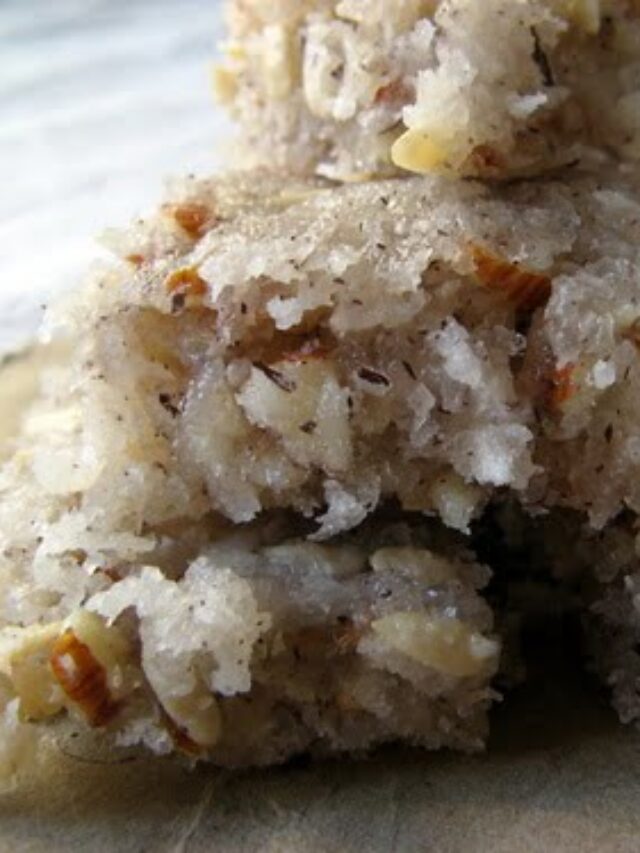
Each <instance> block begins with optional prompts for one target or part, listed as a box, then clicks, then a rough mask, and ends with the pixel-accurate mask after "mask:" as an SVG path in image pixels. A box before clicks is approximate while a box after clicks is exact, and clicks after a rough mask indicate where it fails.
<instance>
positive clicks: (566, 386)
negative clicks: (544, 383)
mask: <svg viewBox="0 0 640 853" xmlns="http://www.w3.org/2000/svg"><path fill="white" fill-rule="evenodd" d="M575 369H576V366H575V364H571V363H569V364H565V365H564V367H557V368H556V369H555V370H554V371H553V373H552V374H551V377H550V378H549V392H548V395H547V405H548V407H549V408H551V409H557V408H559V407H560V406H562V404H563V403H566V402H567V400H570V399H571V397H573V395H574V394H575V393H576V391H577V386H576V385H575V383H574V381H573V377H574V373H575Z"/></svg>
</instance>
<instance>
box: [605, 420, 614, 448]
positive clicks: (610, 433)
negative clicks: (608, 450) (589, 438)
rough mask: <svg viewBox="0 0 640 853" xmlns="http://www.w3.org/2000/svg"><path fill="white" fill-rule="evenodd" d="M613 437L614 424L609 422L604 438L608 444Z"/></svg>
mask: <svg viewBox="0 0 640 853" xmlns="http://www.w3.org/2000/svg"><path fill="white" fill-rule="evenodd" d="M612 438H613V424H609V425H608V426H607V428H606V429H605V431H604V439H605V441H606V442H607V444H610V443H611V439H612Z"/></svg>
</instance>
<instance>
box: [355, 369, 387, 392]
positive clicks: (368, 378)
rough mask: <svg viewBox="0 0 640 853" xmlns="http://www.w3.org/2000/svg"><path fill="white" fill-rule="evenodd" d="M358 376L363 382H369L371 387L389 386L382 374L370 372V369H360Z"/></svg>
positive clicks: (375, 371) (374, 371)
mask: <svg viewBox="0 0 640 853" xmlns="http://www.w3.org/2000/svg"><path fill="white" fill-rule="evenodd" d="M358 376H359V377H360V379H363V380H364V381H365V382H370V383H371V384H372V385H385V386H386V387H389V385H390V384H391V383H390V382H389V380H388V379H387V377H386V376H384V375H383V374H382V373H378V371H377V370H372V369H371V368H370V367H361V368H360V370H358Z"/></svg>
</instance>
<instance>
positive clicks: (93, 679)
mask: <svg viewBox="0 0 640 853" xmlns="http://www.w3.org/2000/svg"><path fill="white" fill-rule="evenodd" d="M49 662H50V664H51V669H52V671H53V674H54V675H55V677H56V678H57V680H58V682H59V684H60V686H61V687H62V689H63V690H64V692H65V693H66V695H67V697H68V698H69V699H70V700H71V702H72V703H73V704H74V705H77V706H78V708H79V709H80V711H82V713H83V714H84V716H85V717H86V718H87V721H88V722H89V724H90V725H92V726H105V725H107V723H109V722H110V721H111V720H112V719H113V717H115V715H116V714H117V713H118V710H119V704H118V703H117V702H115V701H114V700H113V697H112V696H111V693H110V691H109V687H108V684H107V673H106V670H105V668H104V666H102V664H101V663H99V662H98V661H97V659H96V658H95V657H94V655H93V654H92V651H91V649H90V648H89V646H88V645H86V643H83V642H82V641H81V640H79V639H78V637H77V636H76V634H75V633H74V631H73V630H72V629H71V628H67V630H66V631H65V632H64V633H63V634H62V635H61V636H60V637H59V638H58V639H57V640H56V642H55V644H54V646H53V649H52V651H51V657H50V658H49Z"/></svg>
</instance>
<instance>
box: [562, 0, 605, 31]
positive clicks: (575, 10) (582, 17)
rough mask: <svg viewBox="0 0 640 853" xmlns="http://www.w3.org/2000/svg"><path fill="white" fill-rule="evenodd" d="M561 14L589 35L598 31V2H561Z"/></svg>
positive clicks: (579, 0) (599, 10)
mask: <svg viewBox="0 0 640 853" xmlns="http://www.w3.org/2000/svg"><path fill="white" fill-rule="evenodd" d="M561 12H562V13H563V14H564V15H565V16H566V17H567V18H568V19H569V20H570V21H573V23H574V24H577V25H578V26H579V27H582V29H583V30H584V31H585V33H588V34H589V35H595V34H596V33H597V32H598V31H599V29H600V19H601V16H602V11H601V9H600V0H561Z"/></svg>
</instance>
